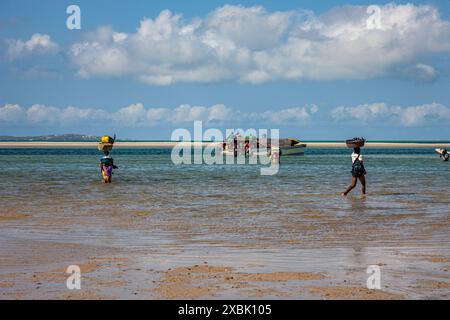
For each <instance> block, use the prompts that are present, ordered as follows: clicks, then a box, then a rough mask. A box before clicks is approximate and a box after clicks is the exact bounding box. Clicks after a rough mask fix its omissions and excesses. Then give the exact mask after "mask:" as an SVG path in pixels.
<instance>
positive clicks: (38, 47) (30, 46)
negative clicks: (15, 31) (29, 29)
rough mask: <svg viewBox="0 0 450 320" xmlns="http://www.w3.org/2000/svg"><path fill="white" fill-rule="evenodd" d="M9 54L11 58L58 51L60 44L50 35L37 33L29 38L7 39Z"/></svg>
mask: <svg viewBox="0 0 450 320" xmlns="http://www.w3.org/2000/svg"><path fill="white" fill-rule="evenodd" d="M7 44H8V55H9V57H10V58H11V59H16V58H21V57H24V56H30V55H32V54H47V53H50V54H51V53H55V52H57V51H58V45H57V44H56V43H55V42H53V41H52V40H51V38H50V36H49V35H47V34H40V33H35V34H33V35H32V36H31V38H30V39H29V40H26V41H23V40H20V39H10V40H8V41H7Z"/></svg>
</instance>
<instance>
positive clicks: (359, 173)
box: [342, 147, 366, 196]
mask: <svg viewBox="0 0 450 320" xmlns="http://www.w3.org/2000/svg"><path fill="white" fill-rule="evenodd" d="M352 163H353V165H352V184H351V185H350V186H349V187H348V188H347V190H346V191H345V192H344V193H342V195H343V196H346V195H347V194H348V193H349V192H350V191H352V190H353V189H354V188H355V187H356V184H357V183H358V179H359V181H360V182H361V185H362V187H361V192H362V194H366V169H365V168H364V163H363V157H362V156H361V148H359V147H356V148H353V153H352Z"/></svg>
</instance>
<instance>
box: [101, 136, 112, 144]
mask: <svg viewBox="0 0 450 320" xmlns="http://www.w3.org/2000/svg"><path fill="white" fill-rule="evenodd" d="M102 143H114V139H113V138H111V137H110V136H103V137H102Z"/></svg>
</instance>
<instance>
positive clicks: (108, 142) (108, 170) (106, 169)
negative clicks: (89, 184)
mask: <svg viewBox="0 0 450 320" xmlns="http://www.w3.org/2000/svg"><path fill="white" fill-rule="evenodd" d="M115 138H116V135H114V138H111V137H110V136H103V137H102V141H101V142H100V143H99V150H101V151H103V153H104V154H105V156H103V157H102V158H101V159H100V171H101V172H102V178H103V182H104V183H111V181H112V174H113V169H117V168H118V167H117V166H115V165H114V159H113V158H112V157H111V156H110V155H109V153H110V151H111V149H112V148H113V145H114V140H115Z"/></svg>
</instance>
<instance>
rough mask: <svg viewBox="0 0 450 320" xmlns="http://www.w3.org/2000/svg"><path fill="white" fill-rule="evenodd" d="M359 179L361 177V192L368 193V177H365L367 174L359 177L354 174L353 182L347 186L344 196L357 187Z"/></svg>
mask: <svg viewBox="0 0 450 320" xmlns="http://www.w3.org/2000/svg"><path fill="white" fill-rule="evenodd" d="M358 179H359V182H361V193H362V194H366V177H365V175H362V176H361V177H359V178H356V177H353V176H352V184H351V185H350V186H349V187H348V188H347V190H345V192H344V193H342V195H343V196H346V195H347V194H348V193H349V192H350V191H352V190H353V189H354V188H355V187H356V184H357V183H358Z"/></svg>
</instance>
